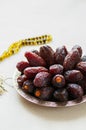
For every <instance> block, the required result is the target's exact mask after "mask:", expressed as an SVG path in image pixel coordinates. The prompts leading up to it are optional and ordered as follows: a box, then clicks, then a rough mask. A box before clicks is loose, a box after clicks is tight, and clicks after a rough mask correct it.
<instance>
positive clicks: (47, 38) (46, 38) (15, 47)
mask: <svg viewBox="0 0 86 130" xmlns="http://www.w3.org/2000/svg"><path fill="white" fill-rule="evenodd" d="M51 41H52V36H51V35H42V36H39V37H33V38H28V39H24V40H20V41H18V42H15V43H13V44H11V45H10V46H9V47H8V50H7V51H4V52H3V53H2V55H1V56H0V61H3V60H4V59H6V58H8V57H10V56H12V55H13V54H16V53H17V52H18V51H19V50H20V48H21V47H23V46H29V45H42V44H46V43H49V42H51Z"/></svg>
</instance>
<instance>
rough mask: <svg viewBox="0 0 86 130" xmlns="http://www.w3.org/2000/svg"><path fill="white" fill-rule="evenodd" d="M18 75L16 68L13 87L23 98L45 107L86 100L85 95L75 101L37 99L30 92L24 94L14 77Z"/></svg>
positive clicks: (69, 104) (64, 105)
mask: <svg viewBox="0 0 86 130" xmlns="http://www.w3.org/2000/svg"><path fill="white" fill-rule="evenodd" d="M19 75H20V72H19V71H18V70H15V72H14V75H13V85H14V88H15V89H16V91H17V92H18V94H19V95H21V96H22V97H23V98H25V99H26V100H27V101H29V102H32V103H34V104H37V105H40V106H46V107H69V106H75V105H79V104H81V103H84V102H86V95H85V96H83V99H82V101H81V102H77V101H76V100H73V101H68V102H63V103H59V102H51V101H42V100H40V99H37V98H35V97H33V96H31V95H30V94H26V93H25V92H23V91H22V89H20V88H19V87H18V84H17V80H16V79H17V77H18V76H19Z"/></svg>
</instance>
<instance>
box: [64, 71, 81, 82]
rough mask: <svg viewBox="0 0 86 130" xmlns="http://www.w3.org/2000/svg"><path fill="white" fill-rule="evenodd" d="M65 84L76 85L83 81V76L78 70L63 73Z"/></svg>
mask: <svg viewBox="0 0 86 130" xmlns="http://www.w3.org/2000/svg"><path fill="white" fill-rule="evenodd" d="M64 77H65V79H66V81H67V82H71V83H76V82H78V81H80V80H82V79H83V75H82V73H81V72H80V71H79V70H69V71H66V72H65V73H64Z"/></svg>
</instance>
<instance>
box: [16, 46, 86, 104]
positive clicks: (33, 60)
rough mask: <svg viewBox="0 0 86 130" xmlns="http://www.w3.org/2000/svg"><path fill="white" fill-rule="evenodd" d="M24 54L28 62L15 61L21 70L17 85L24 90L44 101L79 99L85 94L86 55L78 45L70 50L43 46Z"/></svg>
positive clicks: (63, 47)
mask: <svg viewBox="0 0 86 130" xmlns="http://www.w3.org/2000/svg"><path fill="white" fill-rule="evenodd" d="M24 56H25V58H26V59H27V61H20V62H18V63H17V65H16V67H17V69H18V71H20V72H21V75H20V76H19V77H18V78H17V83H18V86H19V88H20V89H22V90H23V91H24V92H25V93H27V94H30V95H32V96H34V97H36V98H38V99H40V100H45V101H54V102H65V101H70V100H74V99H76V100H77V101H81V100H82V98H83V95H85V94H86V56H85V55H84V56H82V48H81V47H80V46H79V45H75V46H74V47H73V48H72V49H71V51H68V50H67V48H66V47H65V46H62V47H58V48H57V49H56V50H55V51H54V50H53V49H52V48H51V47H50V46H48V45H46V46H41V47H40V49H39V51H38V50H34V51H31V52H30V51H29V52H25V55H24Z"/></svg>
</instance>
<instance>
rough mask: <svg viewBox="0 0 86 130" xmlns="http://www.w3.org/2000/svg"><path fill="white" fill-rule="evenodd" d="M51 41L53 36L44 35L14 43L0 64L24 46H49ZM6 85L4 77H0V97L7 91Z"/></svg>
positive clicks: (2, 57)
mask: <svg viewBox="0 0 86 130" xmlns="http://www.w3.org/2000/svg"><path fill="white" fill-rule="evenodd" d="M51 41H52V36H51V35H42V36H39V37H33V38H28V39H24V40H19V41H18V42H14V43H12V44H11V45H10V46H9V47H8V49H7V50H6V51H4V52H3V53H2V55H0V62H2V61H3V60H5V59H6V58H8V57H10V56H12V55H14V54H16V53H17V52H19V50H20V48H22V47H23V46H30V45H42V44H47V43H49V42H51ZM4 83H5V79H4V78H3V77H2V76H0V95H1V94H3V93H4V92H5V91H6V89H4Z"/></svg>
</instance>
